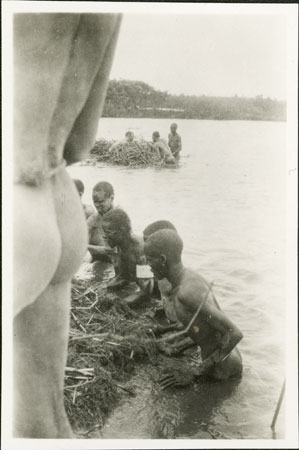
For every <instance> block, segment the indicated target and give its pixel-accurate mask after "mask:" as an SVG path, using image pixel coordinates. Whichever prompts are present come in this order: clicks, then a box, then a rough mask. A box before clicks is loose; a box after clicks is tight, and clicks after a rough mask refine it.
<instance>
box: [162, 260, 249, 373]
mask: <svg viewBox="0 0 299 450" xmlns="http://www.w3.org/2000/svg"><path fill="white" fill-rule="evenodd" d="M187 297H188V298H187ZM171 300H172V301H173V305H174V309H175V312H176V315H177V317H178V319H179V320H180V322H182V324H183V325H185V326H186V327H187V326H188V325H189V323H190V321H191V320H192V319H193V317H194V315H195V313H196V311H197V308H198V307H199V305H200V304H203V302H204V304H203V306H202V308H201V310H200V312H199V314H198V316H197V317H196V319H195V320H194V322H193V325H192V327H191V328H190V330H189V336H190V337H191V338H192V339H193V340H194V341H195V342H196V343H197V344H198V345H199V346H200V348H201V355H202V359H203V360H205V359H206V358H208V357H209V356H210V355H211V354H212V353H213V352H214V351H215V350H217V349H219V348H220V346H221V343H222V342H223V339H224V338H225V336H226V333H227V331H228V329H227V327H228V328H229V327H231V329H233V328H234V325H233V324H232V323H231V322H230V321H229V319H228V318H226V316H225V315H224V313H223V312H222V311H221V309H220V307H219V304H218V302H217V301H216V299H215V297H214V295H213V293H212V291H211V290H210V285H209V284H208V282H207V281H206V280H205V279H204V278H203V277H202V276H201V275H199V274H198V273H196V272H193V271H192V270H189V269H185V271H184V274H183V276H182V279H181V283H180V285H179V286H177V287H176V288H174V289H173V291H172V293H171ZM217 311H219V312H220V314H221V316H222V317H225V319H224V320H223V323H224V325H222V324H221V323H220V326H218V324H217V326H215V322H214V321H213V316H215V312H216V314H217ZM226 322H227V323H228V325H227V324H226ZM241 372H242V363H241V355H240V352H239V351H238V349H237V347H235V348H233V349H232V351H231V352H230V354H229V356H228V357H227V358H226V359H225V360H224V361H222V362H220V363H219V364H217V365H215V366H214V367H213V368H212V370H211V371H210V375H212V376H214V377H215V378H227V377H228V376H231V375H234V374H235V373H241Z"/></svg>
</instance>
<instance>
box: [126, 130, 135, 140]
mask: <svg viewBox="0 0 299 450" xmlns="http://www.w3.org/2000/svg"><path fill="white" fill-rule="evenodd" d="M125 137H126V141H127V142H133V141H134V137H135V136H134V133H133V131H127V132H126V134H125Z"/></svg>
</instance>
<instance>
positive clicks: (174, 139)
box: [168, 123, 182, 159]
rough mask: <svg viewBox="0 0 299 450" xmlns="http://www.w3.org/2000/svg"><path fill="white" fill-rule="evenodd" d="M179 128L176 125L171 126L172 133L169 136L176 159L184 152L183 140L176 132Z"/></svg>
mask: <svg viewBox="0 0 299 450" xmlns="http://www.w3.org/2000/svg"><path fill="white" fill-rule="evenodd" d="M177 129H178V126H177V124H176V123H172V124H171V125H170V133H169V135H168V145H169V148H170V150H171V153H172V154H173V156H174V157H175V158H177V159H178V158H179V157H180V151H181V150H182V139H181V136H180V135H179V134H178V133H177V132H176V130H177Z"/></svg>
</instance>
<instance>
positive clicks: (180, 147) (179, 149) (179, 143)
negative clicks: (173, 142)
mask: <svg viewBox="0 0 299 450" xmlns="http://www.w3.org/2000/svg"><path fill="white" fill-rule="evenodd" d="M181 150H182V139H181V136H180V135H178V149H177V151H176V153H179V152H180V151H181Z"/></svg>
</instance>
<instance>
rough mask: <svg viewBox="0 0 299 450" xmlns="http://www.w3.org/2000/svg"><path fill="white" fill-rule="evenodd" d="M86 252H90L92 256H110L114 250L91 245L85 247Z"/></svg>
mask: <svg viewBox="0 0 299 450" xmlns="http://www.w3.org/2000/svg"><path fill="white" fill-rule="evenodd" d="M87 248H88V250H92V253H93V254H94V255H112V254H113V253H114V250H113V249H112V248H110V247H104V246H102V245H91V244H89V245H88V246H87Z"/></svg>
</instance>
